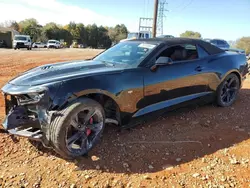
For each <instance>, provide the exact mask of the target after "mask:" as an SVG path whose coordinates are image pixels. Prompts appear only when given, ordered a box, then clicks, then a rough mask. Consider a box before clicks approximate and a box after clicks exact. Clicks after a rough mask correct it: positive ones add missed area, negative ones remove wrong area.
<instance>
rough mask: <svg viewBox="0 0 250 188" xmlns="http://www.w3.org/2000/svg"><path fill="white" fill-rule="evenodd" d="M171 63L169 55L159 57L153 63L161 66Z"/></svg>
mask: <svg viewBox="0 0 250 188" xmlns="http://www.w3.org/2000/svg"><path fill="white" fill-rule="evenodd" d="M172 63H173V60H172V59H171V58H170V57H163V56H161V57H159V58H158V59H157V60H156V62H155V65H156V66H163V65H170V64H172Z"/></svg>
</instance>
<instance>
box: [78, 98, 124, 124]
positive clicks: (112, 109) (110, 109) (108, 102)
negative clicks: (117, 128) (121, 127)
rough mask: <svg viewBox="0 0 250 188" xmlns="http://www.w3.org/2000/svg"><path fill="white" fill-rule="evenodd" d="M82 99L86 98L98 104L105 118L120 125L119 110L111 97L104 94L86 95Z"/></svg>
mask: <svg viewBox="0 0 250 188" xmlns="http://www.w3.org/2000/svg"><path fill="white" fill-rule="evenodd" d="M82 97H88V98H90V99H93V100H95V101H97V102H98V103H100V104H101V105H102V106H103V108H104V112H105V116H106V118H110V119H114V120H117V121H118V122H119V124H120V122H121V121H120V108H119V106H118V104H117V103H116V102H115V100H113V99H112V98H111V97H109V96H107V95H104V94H99V93H96V94H88V95H85V96H82Z"/></svg>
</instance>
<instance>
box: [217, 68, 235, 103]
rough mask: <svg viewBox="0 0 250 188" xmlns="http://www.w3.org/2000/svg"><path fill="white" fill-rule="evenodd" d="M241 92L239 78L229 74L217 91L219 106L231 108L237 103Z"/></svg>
mask: <svg viewBox="0 0 250 188" xmlns="http://www.w3.org/2000/svg"><path fill="white" fill-rule="evenodd" d="M230 83H231V84H230ZM239 90H240V80H239V78H238V76H237V75H236V74H234V73H231V74H229V75H228V76H227V77H226V78H225V79H224V81H223V82H222V83H221V84H220V85H219V87H218V89H217V95H216V102H217V105H218V106H221V107H228V106H231V105H232V104H233V103H234V102H235V100H236V98H237V95H238V93H239Z"/></svg>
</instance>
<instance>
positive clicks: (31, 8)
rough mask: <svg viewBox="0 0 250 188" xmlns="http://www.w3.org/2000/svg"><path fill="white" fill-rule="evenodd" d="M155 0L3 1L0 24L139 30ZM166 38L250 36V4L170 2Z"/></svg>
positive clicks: (246, 0) (247, 0)
mask: <svg viewBox="0 0 250 188" xmlns="http://www.w3.org/2000/svg"><path fill="white" fill-rule="evenodd" d="M153 2H154V1H153V0H125V1H122V0H0V8H1V11H0V22H4V21H5V20H16V21H20V20H23V19H26V18H36V19H37V20H38V22H39V23H40V24H42V25H44V24H46V23H48V22H56V23H59V24H62V25H65V24H67V23H69V22H70V21H75V22H82V23H84V24H93V23H96V24H97V25H104V26H114V25H116V24H120V23H124V24H125V25H126V26H127V27H128V29H129V30H130V31H137V30H138V27H139V26H138V23H139V17H152V16H153ZM167 2H168V5H167V6H166V9H168V10H169V11H168V12H166V13H165V15H166V18H165V19H164V34H171V35H174V36H179V34H180V33H182V32H184V31H186V30H193V31H198V32H200V33H201V34H202V37H203V38H224V39H226V40H235V39H237V38H240V37H242V36H250V0H209V1H208V0H168V1H167Z"/></svg>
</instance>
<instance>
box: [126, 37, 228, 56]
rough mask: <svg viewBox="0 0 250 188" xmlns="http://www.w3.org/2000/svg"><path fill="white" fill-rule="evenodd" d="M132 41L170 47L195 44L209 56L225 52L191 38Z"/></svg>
mask: <svg viewBox="0 0 250 188" xmlns="http://www.w3.org/2000/svg"><path fill="white" fill-rule="evenodd" d="M130 41H140V42H148V43H154V44H157V43H163V44H166V45H168V46H173V45H179V44H180V45H181V44H193V45H197V44H198V45H199V46H201V47H202V48H204V49H205V50H206V51H207V52H208V53H209V54H218V53H222V52H224V50H222V49H220V48H218V47H216V46H214V45H212V44H210V43H209V42H206V41H203V40H201V39H191V38H181V37H180V38H150V39H135V40H130Z"/></svg>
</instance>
